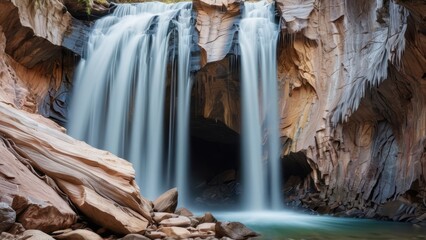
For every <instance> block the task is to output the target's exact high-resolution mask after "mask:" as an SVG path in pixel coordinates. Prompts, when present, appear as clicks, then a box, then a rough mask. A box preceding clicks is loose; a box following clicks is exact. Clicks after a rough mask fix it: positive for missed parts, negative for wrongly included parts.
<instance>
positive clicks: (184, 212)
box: [175, 208, 194, 217]
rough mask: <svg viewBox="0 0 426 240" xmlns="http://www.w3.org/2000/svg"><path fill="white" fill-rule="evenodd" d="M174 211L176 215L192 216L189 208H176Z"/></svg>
mask: <svg viewBox="0 0 426 240" xmlns="http://www.w3.org/2000/svg"><path fill="white" fill-rule="evenodd" d="M175 213H176V214H177V215H182V216H185V217H192V216H194V214H193V213H192V212H191V211H190V210H189V209H187V208H178V209H177V210H176V211H175Z"/></svg>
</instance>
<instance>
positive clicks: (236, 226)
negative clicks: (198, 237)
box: [215, 222, 259, 239]
mask: <svg viewBox="0 0 426 240" xmlns="http://www.w3.org/2000/svg"><path fill="white" fill-rule="evenodd" d="M215 232H216V237H229V238H232V239H247V238H251V237H257V236H259V234H257V233H256V232H253V231H252V230H250V229H249V228H247V227H246V226H244V224H242V223H239V222H217V223H216V225H215Z"/></svg>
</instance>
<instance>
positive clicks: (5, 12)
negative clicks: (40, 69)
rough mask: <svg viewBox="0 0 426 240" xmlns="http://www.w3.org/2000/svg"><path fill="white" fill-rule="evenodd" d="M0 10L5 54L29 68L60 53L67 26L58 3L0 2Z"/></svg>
mask: <svg viewBox="0 0 426 240" xmlns="http://www.w3.org/2000/svg"><path fill="white" fill-rule="evenodd" d="M0 9H1V10H0V11H1V14H0V25H1V26H2V27H3V31H4V32H5V35H6V38H7V39H8V44H7V45H6V53H8V54H9V55H10V56H12V58H14V59H15V60H16V61H17V62H19V63H20V64H22V65H24V66H26V67H29V68H32V67H34V66H35V65H36V64H37V63H39V62H43V61H46V60H48V59H49V58H52V57H54V56H55V55H56V54H58V53H59V52H60V51H58V49H59V46H61V44H62V40H63V37H64V35H65V34H66V31H67V29H68V27H69V25H70V23H71V15H70V14H69V13H68V12H67V11H64V5H63V4H62V3H61V2H60V1H58V0H51V1H44V2H43V3H42V4H36V3H35V2H34V1H32V0H6V1H1V2H0Z"/></svg>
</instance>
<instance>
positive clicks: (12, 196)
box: [0, 114, 77, 232]
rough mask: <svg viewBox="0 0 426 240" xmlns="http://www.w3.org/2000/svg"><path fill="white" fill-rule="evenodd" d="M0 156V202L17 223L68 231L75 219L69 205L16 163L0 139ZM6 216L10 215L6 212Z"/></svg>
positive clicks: (22, 165)
mask: <svg viewBox="0 0 426 240" xmlns="http://www.w3.org/2000/svg"><path fill="white" fill-rule="evenodd" d="M0 115H1V114H0ZM1 116H3V115H1ZM15 154H16V156H15ZM0 155H1V156H2V163H0V192H1V193H2V194H1V195H0V201H4V202H6V203H7V204H9V205H10V206H11V207H12V208H13V209H14V212H15V211H16V214H17V215H18V217H17V219H16V221H17V222H20V223H21V224H22V226H23V227H24V228H26V229H38V230H42V231H44V232H52V231H55V230H59V229H64V228H68V227H70V226H71V225H72V224H73V223H74V222H75V221H76V219H77V216H76V214H75V213H74V211H73V210H72V209H71V208H70V206H69V204H68V203H67V202H65V201H64V200H63V199H62V198H61V197H60V196H59V195H58V193H57V192H55V190H53V189H52V188H51V187H50V186H49V185H47V184H46V183H45V182H44V181H42V180H41V179H39V178H38V177H36V175H34V173H33V172H32V171H31V170H30V169H28V167H26V166H25V165H24V164H23V163H22V162H21V161H20V160H18V158H19V159H23V158H21V157H20V156H19V155H18V154H17V153H16V152H15V151H14V150H13V149H12V146H11V143H10V142H9V141H7V140H5V139H3V138H1V137H0ZM4 204H5V203H3V204H2V206H4ZM3 209H4V208H3ZM9 213H10V214H14V213H11V212H10V210H9ZM10 217H12V216H10ZM9 222H11V220H9ZM9 227H10V226H9Z"/></svg>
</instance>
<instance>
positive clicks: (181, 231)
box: [159, 227, 191, 239]
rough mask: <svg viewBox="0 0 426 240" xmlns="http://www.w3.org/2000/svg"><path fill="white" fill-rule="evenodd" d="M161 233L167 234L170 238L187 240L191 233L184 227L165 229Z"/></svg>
mask: <svg viewBox="0 0 426 240" xmlns="http://www.w3.org/2000/svg"><path fill="white" fill-rule="evenodd" d="M159 231H161V232H163V233H165V234H166V235H167V236H168V237H172V238H176V239H186V238H188V237H189V236H190V234H191V233H190V232H189V231H188V230H186V229H185V228H182V227H163V228H161V229H159Z"/></svg>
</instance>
